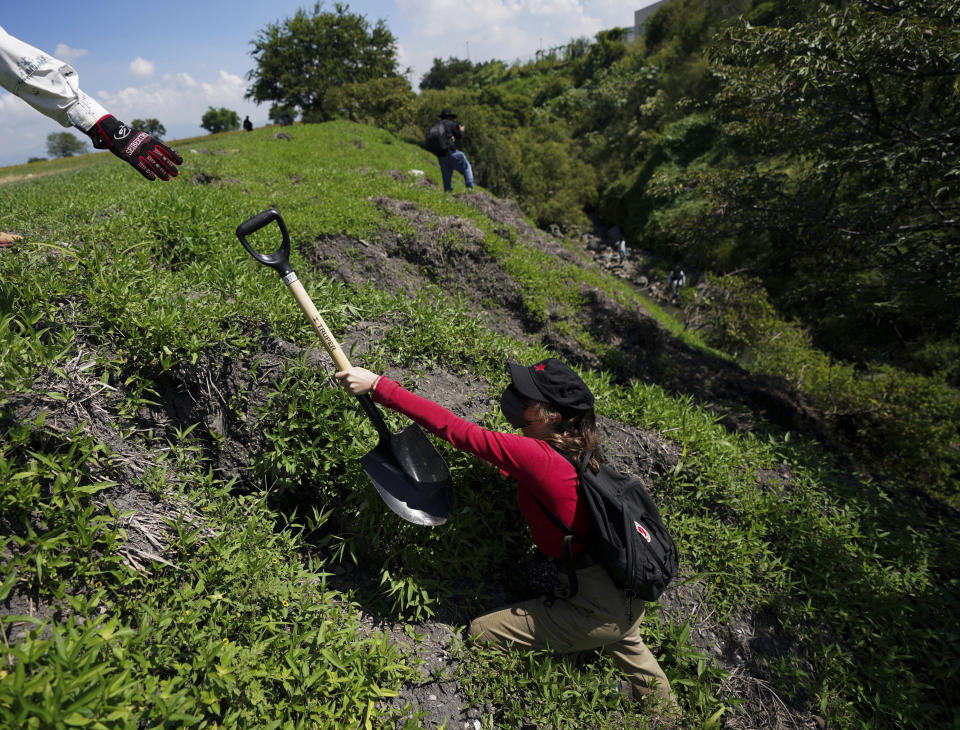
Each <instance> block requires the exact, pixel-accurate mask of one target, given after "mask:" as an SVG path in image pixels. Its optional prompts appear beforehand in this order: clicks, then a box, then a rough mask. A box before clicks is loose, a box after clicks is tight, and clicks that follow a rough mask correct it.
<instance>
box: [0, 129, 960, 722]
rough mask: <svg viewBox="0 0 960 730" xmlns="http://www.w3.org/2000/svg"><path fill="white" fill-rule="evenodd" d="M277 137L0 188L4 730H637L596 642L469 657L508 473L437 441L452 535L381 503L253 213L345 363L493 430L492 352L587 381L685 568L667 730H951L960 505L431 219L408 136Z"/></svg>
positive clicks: (536, 260)
mask: <svg viewBox="0 0 960 730" xmlns="http://www.w3.org/2000/svg"><path fill="white" fill-rule="evenodd" d="M285 132H286V134H284V135H279V134H277V133H276V130H273V129H262V130H257V131H256V132H254V133H251V134H225V135H218V136H212V137H209V138H203V139H198V140H190V141H186V142H184V143H183V146H177V149H178V151H180V152H181V154H183V156H184V158H185V164H184V167H183V172H182V175H181V177H180V178H179V179H177V180H175V181H173V182H172V183H170V184H166V185H154V186H148V185H146V184H140V183H139V181H136V180H131V179H130V177H129V176H127V177H124V175H125V174H126V173H128V171H126V170H120V169H118V166H117V165H116V164H115V161H113V160H111V159H110V158H107V157H106V156H105V155H100V156H89V157H88V158H84V159H83V160H81V161H80V163H79V164H77V165H76V166H75V167H73V166H72V167H71V169H68V170H66V171H64V172H62V173H60V174H51V175H46V176H44V175H42V174H41V175H38V176H37V177H36V178H31V179H21V180H17V181H15V182H10V183H9V184H6V185H2V186H0V211H2V213H0V229H2V230H7V231H11V232H15V233H18V234H21V235H22V236H23V237H24V238H23V241H22V243H21V244H20V245H18V246H17V247H16V248H13V249H7V250H3V251H0V348H2V358H0V388H2V390H0V408H2V412H0V419H2V422H0V433H2V434H3V438H2V440H0V504H2V511H0V541H2V542H0V549H2V556H3V566H2V572H0V614H2V616H3V628H4V641H5V642H6V645H7V649H6V652H5V658H4V660H3V664H2V666H0V717H3V719H4V722H5V724H8V725H10V726H11V727H17V726H27V723H28V722H33V723H34V724H36V725H37V726H39V727H56V726H60V725H63V724H69V725H75V726H89V727H97V726H98V724H97V723H99V726H102V727H163V726H169V725H176V724H180V725H190V726H193V727H215V726H217V727H251V728H253V727H363V726H365V725H366V726H368V727H404V728H414V727H440V726H442V724H443V722H444V721H446V727H450V728H453V727H486V728H492V727H557V728H559V727H569V728H582V727H611V728H612V727H618V728H619V727H625V726H629V727H647V726H651V727H652V726H653V725H652V724H650V723H649V719H648V717H647V716H646V715H645V714H644V709H643V708H642V707H635V706H633V705H632V704H630V703H629V702H627V701H625V700H624V699H622V698H621V697H620V696H619V695H617V694H616V693H613V692H611V686H615V682H616V670H615V669H614V667H613V665H612V664H611V663H610V661H609V659H607V658H606V657H604V656H602V655H596V654H593V653H586V654H583V655H578V656H574V657H571V658H567V659H564V660H562V661H561V660H555V659H552V658H550V657H547V656H546V655H538V656H536V657H535V659H534V660H530V659H528V657H527V656H526V655H524V654H513V655H508V656H502V655H497V654H493V653H491V652H490V651H489V650H486V649H483V648H482V647H479V646H475V645H473V644H471V643H469V642H464V641H463V640H462V636H461V634H462V627H463V626H464V625H466V624H467V623H469V620H470V618H471V617H472V616H474V615H476V614H477V613H478V612H479V611H482V610H486V609H489V608H494V607H496V606H498V605H500V604H502V603H504V602H507V601H510V600H514V599H517V598H519V597H522V596H526V595H530V592H531V590H532V589H531V583H530V582H529V581H528V579H527V576H528V574H531V575H533V574H536V573H537V571H538V570H540V569H542V564H541V563H540V561H538V560H537V559H536V556H535V555H534V554H533V553H532V551H531V549H530V540H529V536H528V535H527V534H526V532H525V527H524V525H523V522H522V519H521V518H520V516H519V514H518V513H517V510H516V507H515V502H514V498H513V490H512V487H511V486H510V484H509V483H508V482H507V481H505V480H503V479H502V478H500V477H499V476H498V475H496V474H494V473H493V472H492V471H491V470H490V469H489V468H487V467H485V466H483V465H481V464H479V463H478V462H476V461H475V460H473V459H472V458H468V457H466V456H464V455H462V454H459V453H457V452H455V451H453V450H452V449H449V448H445V447H444V446H443V445H442V444H441V445H439V446H438V448H440V449H441V451H442V452H443V454H444V456H445V458H446V459H447V461H448V463H449V464H450V467H451V471H452V473H453V477H454V484H455V490H456V502H455V507H454V513H453V515H452V517H451V519H450V521H449V522H448V523H446V524H445V525H443V526H442V527H437V528H423V527H417V526H414V525H410V524H407V523H404V522H402V521H400V520H399V519H398V518H397V517H396V516H395V515H394V514H393V513H392V512H390V511H389V510H387V509H386V508H385V506H384V505H383V504H382V502H381V501H380V500H379V498H378V496H377V494H376V492H375V491H374V490H373V489H372V488H371V486H370V484H369V482H368V481H367V478H366V476H365V474H364V473H363V471H362V469H361V468H360V467H359V464H358V461H357V460H358V458H359V457H360V456H361V455H363V454H364V453H366V451H367V450H369V448H370V447H371V446H372V445H373V443H374V440H375V436H374V432H373V429H372V427H371V426H370V425H369V423H368V422H367V421H366V420H365V419H364V418H363V417H362V416H361V414H360V412H359V411H358V409H357V408H356V406H355V404H354V403H353V402H352V400H351V399H350V398H349V396H347V395H346V394H344V393H343V391H342V390H340V389H339V388H337V387H335V386H334V385H333V383H332V382H331V379H330V377H329V376H330V374H331V372H332V367H331V364H330V361H329V358H328V357H327V356H326V354H325V353H324V352H323V351H322V350H320V349H319V348H318V343H317V342H316V338H315V336H314V335H313V333H312V331H311V330H310V329H309V327H308V326H307V324H306V322H305V321H304V320H303V317H302V314H300V312H299V310H298V309H297V308H296V305H295V303H294V301H293V299H292V297H290V296H289V295H288V294H286V293H285V292H284V291H283V288H284V287H283V285H282V284H281V282H279V281H278V280H277V277H276V276H275V275H274V274H273V273H272V272H270V271H268V270H266V269H265V268H263V267H260V266H258V265H257V264H256V263H255V262H254V261H253V260H252V259H251V258H250V257H249V256H247V255H246V253H245V252H244V251H243V249H242V248H241V247H240V245H239V243H238V242H237V240H236V237H235V236H234V230H235V228H236V226H237V225H238V224H239V223H240V222H241V221H243V220H245V219H247V218H249V217H250V216H251V215H253V214H255V213H257V212H260V211H261V210H264V209H266V208H268V207H270V206H273V207H276V208H277V209H278V210H280V211H281V212H282V214H283V216H284V218H285V220H286V225H287V227H288V229H289V231H290V234H291V238H292V241H293V257H292V263H293V266H294V268H295V270H296V271H297V273H298V275H299V277H300V279H301V280H302V282H303V284H304V286H305V287H306V289H307V291H308V292H309V294H310V296H311V297H312V299H313V301H314V302H315V303H316V304H317V306H318V308H319V309H320V310H321V312H322V314H323V316H324V318H325V319H326V321H327V323H328V324H329V325H330V327H331V329H332V330H333V331H334V332H335V333H336V334H337V336H338V337H339V338H340V340H341V342H342V343H343V344H344V349H345V350H347V351H348V353H349V355H350V357H351V359H352V361H353V362H355V363H356V364H363V365H365V366H367V367H370V368H371V369H373V370H384V371H386V372H387V373H388V374H389V375H391V376H392V377H394V378H396V379H398V380H401V381H402V382H404V383H405V384H406V385H407V386H409V387H410V388H411V389H413V390H414V391H416V392H419V393H422V394H424V395H427V396H429V397H431V398H433V399H435V400H437V401H438V402H440V403H442V404H443V405H445V406H447V407H448V408H450V409H451V410H453V411H454V412H456V413H457V414H459V415H461V416H464V417H467V418H470V419H473V420H477V421H481V422H483V423H485V424H487V425H491V426H494V427H500V428H505V427H506V424H505V422H504V420H503V417H502V415H501V414H500V413H499V412H498V409H497V407H496V403H497V400H496V396H497V394H498V393H499V392H500V391H501V390H502V389H503V387H504V385H505V384H506V374H505V372H504V362H505V360H506V359H507V358H511V359H520V360H523V361H532V360H534V359H538V358H541V357H544V356H546V355H548V354H555V355H558V356H560V357H562V358H564V359H566V360H567V361H569V362H570V363H571V364H574V365H575V366H577V367H578V368H579V369H580V370H581V372H582V374H583V377H584V379H585V380H586V381H587V382H588V384H589V385H590V387H591V389H592V390H593V391H594V392H595V393H596V395H597V404H598V412H599V413H600V414H601V416H602V419H601V425H602V431H603V435H604V438H605V443H606V446H607V450H608V453H609V455H610V457H611V461H612V462H613V464H614V465H615V466H617V467H618V468H620V469H622V470H626V471H629V472H631V473H633V474H636V475H637V476H640V477H641V478H642V479H643V480H644V481H645V483H647V484H648V485H649V488H650V490H651V491H652V492H653V493H654V494H655V495H656V496H657V498H658V499H659V501H660V503H661V505H662V507H663V508H664V512H665V515H666V517H667V519H668V525H669V526H670V528H671V530H672V531H673V532H674V533H675V534H676V537H677V540H678V543H679V545H680V550H681V558H682V566H681V567H682V573H683V579H682V580H681V581H678V583H677V584H675V585H674V586H673V587H672V588H671V589H670V590H669V591H668V592H667V593H666V594H665V595H664V597H663V599H662V600H661V601H660V602H659V604H655V605H654V604H651V605H649V606H648V607H647V618H646V620H645V622H644V626H645V630H646V632H647V635H646V637H645V638H646V639H647V640H648V642H649V643H650V645H651V647H653V648H654V650H655V651H656V653H658V655H659V656H660V657H661V663H662V665H663V667H664V669H665V671H666V672H667V674H668V675H669V676H670V678H671V681H672V682H673V683H674V686H675V687H676V689H677V692H678V695H679V696H680V699H681V704H682V705H683V707H684V711H685V718H684V723H683V724H684V726H690V727H728V728H781V727H783V728H796V727H805V728H814V727H851V726H859V725H863V726H866V727H917V728H928V727H950V726H952V725H955V724H956V721H957V719H956V712H955V709H954V708H953V706H952V700H951V699H949V698H951V697H952V696H953V695H954V694H955V692H956V690H957V689H958V685H957V678H956V675H955V672H954V669H953V668H954V667H955V665H956V662H957V660H958V659H960V636H958V633H957V630H956V627H955V625H954V622H953V621H952V616H953V615H954V613H955V611H956V609H957V607H958V579H960V576H958V574H957V567H956V561H955V555H956V554H957V549H958V547H960V545H958V542H960V540H958V538H957V527H958V525H960V519H958V514H957V513H956V511H954V510H951V509H949V508H947V507H944V506H942V505H940V504H939V503H937V502H936V501H934V500H931V499H930V498H928V497H925V496H923V495H922V494H919V493H916V492H914V491H911V490H910V489H895V488H892V485H889V484H880V483H876V482H874V481H872V480H871V479H869V478H866V477H864V476H863V475H862V473H861V472H860V471H858V470H856V469H854V467H853V466H852V462H851V460H850V459H848V458H847V456H846V455H845V454H844V453H842V452H840V451H838V450H837V449H836V448H835V447H831V446H830V445H829V443H822V442H823V441H824V435H823V433H822V428H821V424H820V415H819V414H818V413H817V412H816V411H815V410H814V409H812V408H811V407H810V406H809V405H807V404H806V403H804V401H803V398H802V397H801V396H800V395H798V394H797V393H796V392H795V391H794V390H793V389H792V388H791V387H790V386H789V384H787V383H785V382H782V381H779V380H777V379H775V378H772V377H767V376H762V375H757V374H755V373H749V372H747V371H745V370H743V369H742V368H740V367H739V366H737V365H736V364H734V362H733V360H732V359H731V358H728V357H726V356H724V355H723V354H722V353H719V352H717V351H715V350H711V349H708V348H706V347H704V346H703V345H702V344H701V343H699V342H698V341H697V339H696V338H695V337H694V336H693V335H691V334H690V333H688V332H683V331H682V329H681V328H680V327H679V326H677V325H676V323H672V322H671V321H670V317H669V315H666V314H664V313H663V312H662V310H661V309H660V308H659V307H657V306H656V305H655V304H653V303H651V302H649V301H647V300H646V299H644V298H643V297H642V296H641V295H639V294H638V293H637V292H636V291H634V290H633V289H632V288H631V287H630V286H629V285H628V284H626V283H625V282H624V281H623V280H621V279H618V278H616V277H613V276H610V275H609V273H607V272H605V271H604V270H603V269H602V268H601V267H599V266H597V265H596V264H595V263H594V262H593V259H592V256H591V255H590V252H589V251H587V249H586V248H585V247H584V246H583V244H582V242H581V241H580V240H578V239H562V238H560V237H557V236H554V235H552V234H549V233H547V232H545V231H542V230H539V229H537V228H535V227H533V226H532V225H531V224H530V223H529V222H528V221H527V220H526V219H525V217H524V215H523V213H522V211H521V210H520V209H519V208H518V207H517V205H516V204H515V203H513V202H512V201H510V200H507V199H498V198H495V197H493V196H491V195H489V194H487V193H486V192H484V191H481V190H477V191H474V192H471V193H463V192H461V193H458V194H455V195H453V196H445V195H444V194H443V193H442V192H441V190H440V188H439V186H438V182H439V170H438V169H437V168H436V164H435V161H434V159H433V158H432V156H431V155H429V154H427V153H425V152H424V151H423V150H421V149H419V148H417V147H414V146H410V145H407V144H404V143H401V142H399V141H398V140H397V138H395V137H394V136H392V135H391V134H389V133H387V132H384V131H381V130H377V129H375V128H372V127H367V126H359V125H354V124H349V123H344V122H336V123H329V124H323V125H298V126H295V127H292V128H288V129H287V130H285ZM175 146H176V145H175ZM275 233H276V229H275V228H273V227H271V228H270V229H267V230H265V231H263V232H262V233H261V234H258V237H257V240H258V241H259V242H260V243H261V244H262V246H261V247H262V248H263V249H268V248H271V247H272V244H273V243H276V242H277V239H276V238H275V237H273V236H275ZM389 422H390V424H391V426H392V427H399V426H400V425H401V424H402V419H400V418H399V417H396V416H393V415H391V416H390V417H389ZM612 683H613V684H612ZM271 723H272V724H271ZM165 724H166V725H165Z"/></svg>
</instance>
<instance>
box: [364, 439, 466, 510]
mask: <svg viewBox="0 0 960 730" xmlns="http://www.w3.org/2000/svg"><path fill="white" fill-rule="evenodd" d="M360 463H361V464H362V465H363V469H364V471H365V472H367V476H368V477H370V481H372V482H373V486H374V487H376V489H377V491H378V492H379V493H380V497H381V498H382V499H383V501H384V502H385V503H386V504H387V506H388V507H389V508H390V509H392V510H393V511H394V512H396V513H397V514H398V515H399V516H400V517H402V518H403V519H405V520H407V522H412V523H414V524H416V525H429V526H436V525H442V524H443V523H444V522H446V521H447V518H448V517H449V516H450V511H451V510H452V508H453V485H452V484H451V482H450V471H449V469H448V468H447V463H446V462H445V461H444V460H443V457H441V456H440V454H439V453H437V450H436V449H435V448H434V446H433V444H432V443H430V440H429V439H428V438H427V435H426V434H425V433H424V432H423V431H422V430H421V429H420V427H419V426H418V425H417V424H415V423H414V424H411V425H409V426H407V427H406V428H404V429H403V430H402V431H400V432H398V433H395V434H390V437H389V440H388V441H387V443H384V440H383V439H381V442H380V443H379V444H377V447H376V448H375V449H373V450H372V451H370V452H369V453H368V454H367V455H366V456H364V457H363V458H361V459H360Z"/></svg>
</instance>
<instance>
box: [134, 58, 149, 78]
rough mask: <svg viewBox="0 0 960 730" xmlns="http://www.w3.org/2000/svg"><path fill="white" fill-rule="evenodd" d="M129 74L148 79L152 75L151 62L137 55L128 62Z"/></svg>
mask: <svg viewBox="0 0 960 730" xmlns="http://www.w3.org/2000/svg"><path fill="white" fill-rule="evenodd" d="M130 75H131V76H133V78H135V79H149V78H150V77H151V76H153V63H152V62H150V61H148V60H146V59H145V58H140V56H137V57H136V58H135V59H133V60H132V61H131V62H130Z"/></svg>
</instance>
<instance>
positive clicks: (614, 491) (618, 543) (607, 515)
mask: <svg viewBox="0 0 960 730" xmlns="http://www.w3.org/2000/svg"><path fill="white" fill-rule="evenodd" d="M592 455H593V454H592V452H590V451H588V452H587V453H586V455H585V456H584V459H583V463H582V464H581V465H580V467H579V469H577V474H578V476H579V482H580V483H579V489H580V496H581V498H582V499H585V500H586V502H587V507H588V509H589V512H590V519H591V522H592V524H593V537H592V538H590V539H584V538H582V537H580V536H578V535H576V534H574V533H573V531H571V530H570V528H569V527H568V526H567V525H565V524H563V522H561V521H560V518H558V517H557V516H556V515H555V514H553V513H552V512H551V511H550V510H548V509H547V507H546V505H544V504H543V502H541V501H540V499H539V498H537V496H536V495H534V497H533V498H534V499H535V500H536V501H537V503H538V504H539V505H540V508H541V509H542V510H543V511H544V513H545V514H546V515H547V517H549V518H550V521H551V522H553V524H554V525H555V526H556V527H557V528H559V529H560V530H563V532H565V533H566V537H565V538H564V539H563V555H564V559H565V561H566V563H567V565H568V570H567V574H568V579H569V581H570V593H569V595H568V596H565V597H567V598H569V597H571V596H573V595H575V594H576V592H577V587H578V586H577V579H576V573H575V572H574V571H573V570H572V569H570V567H569V566H570V564H571V561H570V558H571V557H572V554H573V553H572V550H571V549H572V546H573V542H574V541H578V542H581V543H584V544H585V545H586V546H587V550H588V551H589V552H590V554H591V555H592V556H593V557H594V558H596V560H597V561H598V562H599V563H601V564H602V565H603V567H604V568H606V570H607V572H608V573H609V574H610V577H611V578H612V579H613V581H614V583H616V584H617V585H618V586H619V587H621V588H623V589H624V590H626V591H628V592H629V593H631V594H632V595H634V596H636V597H637V598H641V599H643V600H644V601H655V600H657V599H658V598H659V597H660V594H662V593H663V591H664V589H665V588H666V587H667V585H668V584H669V583H670V581H671V580H673V579H674V578H676V577H677V573H678V571H679V567H680V566H679V554H678V552H677V546H676V544H674V542H673V539H672V538H671V537H670V534H669V533H668V532H667V528H666V527H665V526H664V524H663V519H662V518H661V517H660V510H658V509H657V504H656V502H654V500H653V497H651V496H650V493H649V492H648V491H647V490H646V488H645V487H644V486H643V484H642V483H641V481H640V480H639V479H637V478H635V477H631V476H628V475H626V474H621V473H620V472H618V471H617V470H615V469H612V468H611V467H609V466H607V465H606V464H601V465H600V471H599V473H597V474H594V473H593V472H592V471H591V470H590V468H589V466H588V465H589V463H590V457H591V456H592ZM564 456H566V454H564ZM567 458H568V459H569V457H567ZM570 461H571V463H573V461H572V460H570ZM573 465H574V468H576V467H577V465H576V464H575V463H574V464H573Z"/></svg>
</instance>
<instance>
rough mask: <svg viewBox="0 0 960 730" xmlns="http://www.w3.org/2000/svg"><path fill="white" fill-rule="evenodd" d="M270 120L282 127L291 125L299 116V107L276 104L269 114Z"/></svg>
mask: <svg viewBox="0 0 960 730" xmlns="http://www.w3.org/2000/svg"><path fill="white" fill-rule="evenodd" d="M268 117H269V118H270V121H271V122H273V123H274V124H279V125H280V126H281V127H289V126H290V125H291V124H293V122H294V121H295V120H296V118H297V108H296V107H295V106H290V105H289V104H274V105H272V106H271V107H270V114H268Z"/></svg>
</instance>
